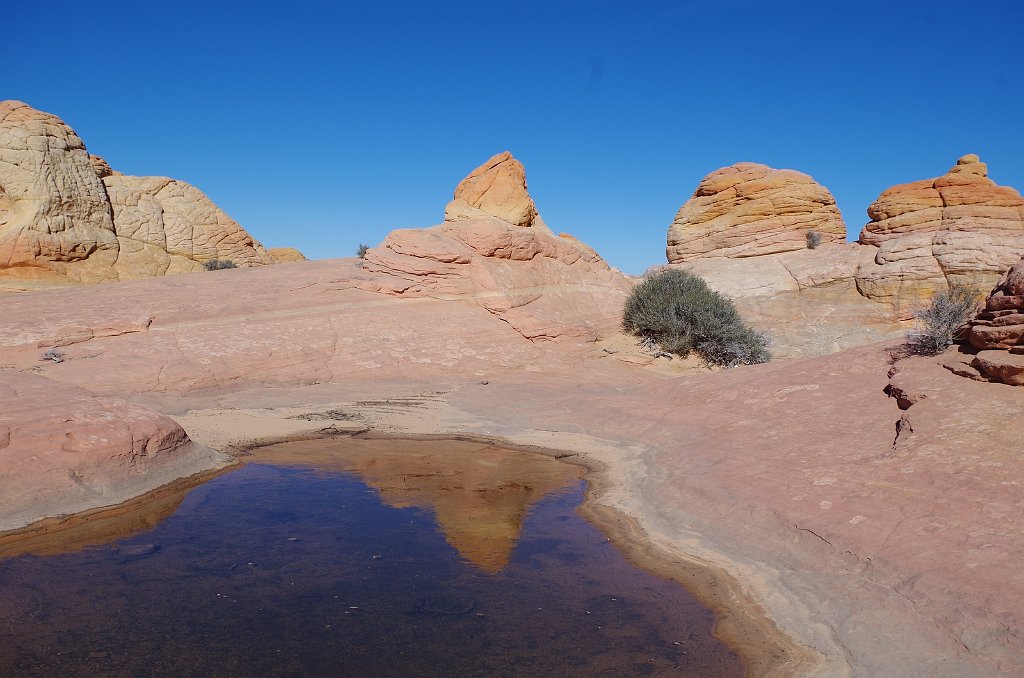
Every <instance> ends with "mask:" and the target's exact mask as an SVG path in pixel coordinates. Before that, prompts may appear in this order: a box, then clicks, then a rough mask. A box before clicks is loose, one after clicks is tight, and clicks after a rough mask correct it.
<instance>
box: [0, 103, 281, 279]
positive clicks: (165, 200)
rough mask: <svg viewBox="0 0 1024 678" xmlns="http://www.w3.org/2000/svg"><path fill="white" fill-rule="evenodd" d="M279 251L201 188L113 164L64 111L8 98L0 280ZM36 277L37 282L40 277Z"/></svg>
mask: <svg viewBox="0 0 1024 678" xmlns="http://www.w3.org/2000/svg"><path fill="white" fill-rule="evenodd" d="M209 259H230V260H232V261H234V262H235V264H236V265H238V266H258V265H264V264H270V263H273V262H274V259H273V258H272V257H271V256H270V255H269V254H268V253H267V251H266V250H265V249H264V248H263V246H262V245H260V243H258V242H257V241H255V240H254V239H253V238H252V236H251V235H249V234H248V233H247V232H246V231H245V230H244V229H243V228H242V227H241V226H239V225H238V224H237V223H236V222H235V221H234V220H233V219H231V218H230V217H229V216H228V215H227V214H225V213H224V212H223V211H222V210H220V209H219V208H217V206H216V205H214V204H213V203H212V202H211V201H210V200H209V198H207V197H206V196H205V195H204V194H203V193H202V192H201V191H200V190H199V189H197V188H195V187H194V186H190V185H189V184H187V183H184V182H181V181H175V180H173V179H168V178H164V177H130V176H125V175H123V174H121V173H120V172H116V171H114V170H113V169H111V167H110V165H109V164H108V163H107V162H106V160H104V159H103V158H101V157H100V156H97V155H90V154H89V153H88V152H87V151H86V148H85V144H84V143H83V142H82V140H81V139H80V138H79V137H78V135H77V134H75V132H74V130H72V129H71V128H70V127H69V126H68V125H67V124H65V123H64V122H63V121H62V120H61V119H60V118H58V117H56V116H54V115H50V114H49V113H43V112H42V111H37V110H35V109H34V108H32V107H30V106H28V105H27V104H24V103H21V102H19V101H3V102H0V280H6V281H8V283H10V284H6V285H5V289H20V288H19V287H18V285H17V284H13V283H12V281H36V282H37V283H38V285H52V284H60V283H63V282H67V281H72V282H80V283H93V282H102V281H108V280H124V279H131V278H139V277H147V276H153V275H165V274H168V273H182V272H187V271H198V270H202V264H203V262H204V261H206V260H209ZM38 285H37V286H38Z"/></svg>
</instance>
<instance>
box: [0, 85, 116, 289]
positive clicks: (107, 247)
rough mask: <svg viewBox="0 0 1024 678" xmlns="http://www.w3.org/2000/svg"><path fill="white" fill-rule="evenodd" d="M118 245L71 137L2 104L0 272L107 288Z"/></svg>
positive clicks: (25, 109)
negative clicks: (1, 270)
mask: <svg viewBox="0 0 1024 678" xmlns="http://www.w3.org/2000/svg"><path fill="white" fill-rule="evenodd" d="M117 255H118V243H117V238H116V236H115V235H114V222H113V217H112V215H111V211H110V203H109V202H108V200H107V193H106V190H105V189H104V187H103V182H102V181H100V178H99V176H98V175H97V173H96V170H95V169H94V168H93V164H92V162H91V160H90V157H89V154H88V153H87V152H86V150H85V144H83V143H82V140H81V139H80V138H78V135H77V134H75V132H74V130H72V129H71V128H70V127H68V126H67V125H66V124H64V122H63V121H62V120H61V119H60V118H58V117H56V116H54V115H50V114H49V113H43V112H42V111H37V110H35V109H34V108H32V107H31V106H28V105H27V104H24V103H21V102H20V101H0V269H3V272H4V274H5V275H11V276H16V277H27V278H40V277H42V278H46V277H67V278H70V279H71V280H74V281H76V282H99V281H102V280H113V279H116V278H117V274H116V273H115V271H114V269H113V264H114V261H116V260H117Z"/></svg>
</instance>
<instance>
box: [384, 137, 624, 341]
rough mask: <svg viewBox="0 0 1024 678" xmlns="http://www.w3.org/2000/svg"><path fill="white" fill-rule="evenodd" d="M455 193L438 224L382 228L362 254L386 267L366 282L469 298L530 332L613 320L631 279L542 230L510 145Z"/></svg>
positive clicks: (589, 332) (595, 327)
mask: <svg viewBox="0 0 1024 678" xmlns="http://www.w3.org/2000/svg"><path fill="white" fill-rule="evenodd" d="M455 195H456V198H455V200H454V201H452V202H451V203H449V204H448V207H447V208H446V209H445V222H444V223H443V224H440V225H438V226H433V227H431V228H425V229H401V230H396V231H392V232H391V233H390V234H389V235H388V236H387V238H386V239H385V240H384V242H383V243H381V245H380V246H378V247H375V248H372V249H370V250H369V251H368V252H367V253H366V257H365V263H364V266H365V268H366V270H367V271H370V272H373V273H383V274H386V277H385V278H383V279H382V280H385V281H387V282H385V283H384V284H381V283H380V282H375V283H374V284H373V290H374V291H384V292H387V293H389V294H395V295H400V296H405V297H415V296H419V297H438V296H443V297H465V298H471V299H473V300H475V302H476V303H477V304H479V305H480V306H483V307H484V308H486V309H487V310H488V311H490V312H491V313H494V314H495V315H498V316H499V317H501V318H502V320H504V321H506V322H507V323H508V324H509V325H511V326H512V327H513V328H515V329H516V330H517V331H518V332H519V333H521V334H522V335H523V336H525V337H527V338H529V339H532V340H539V339H555V338H558V337H564V336H573V337H594V336H596V335H597V334H600V333H601V332H605V331H608V330H609V329H611V328H615V327H617V326H618V324H619V321H620V315H621V310H622V304H623V302H624V300H625V297H626V295H627V294H628V292H629V290H630V288H631V287H632V283H631V282H630V281H629V279H628V278H627V277H626V276H625V275H623V274H622V273H620V272H619V271H617V270H615V269H613V268H611V267H609V266H608V264H607V263H606V262H605V261H604V259H602V258H601V257H600V256H599V255H598V254H597V253H596V252H595V251H594V250H593V249H591V248H590V247H588V246H587V245H585V244H583V243H581V242H580V241H578V240H576V239H575V238H573V237H572V236H569V235H567V234H563V235H561V236H555V235H554V234H552V233H551V231H550V229H548V228H547V226H545V225H544V224H543V222H542V221H541V220H540V217H539V216H538V215H537V210H536V206H535V205H534V202H533V198H531V197H530V195H529V193H528V192H527V191H526V175H525V171H524V170H523V166H522V163H520V162H519V161H518V160H516V159H515V158H513V157H512V156H511V154H509V153H507V152H505V153H501V154H499V155H496V156H494V157H493V158H491V159H490V160H488V161H487V162H486V163H484V164H483V165H481V166H480V167H479V168H477V169H476V170H474V171H473V172H472V173H471V174H470V175H469V176H468V177H466V179H464V180H463V181H462V182H460V183H459V186H458V188H457V189H456V192H455ZM503 217H505V218H503ZM378 280H381V279H378Z"/></svg>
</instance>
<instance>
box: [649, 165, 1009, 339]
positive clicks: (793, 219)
mask: <svg viewBox="0 0 1024 678" xmlns="http://www.w3.org/2000/svg"><path fill="white" fill-rule="evenodd" d="M1022 209H1024V200H1022V198H1021V196H1020V194H1019V193H1017V191H1016V190H1014V189H1012V188H1009V187H1005V186H998V185H996V184H995V182H993V181H992V180H991V179H989V178H988V169H987V167H986V166H985V164H984V163H982V162H981V161H980V160H979V159H978V157H977V156H974V155H966V156H963V157H962V158H960V159H959V160H958V161H957V164H956V165H955V166H954V167H953V168H952V169H951V170H950V171H949V172H948V173H946V174H945V175H944V176H943V177H939V178H937V179H927V180H924V181H917V182H912V183H909V184H901V185H898V186H894V187H892V188H890V189H888V190H886V191H884V192H883V193H882V195H881V196H879V198H878V200H876V201H875V202H874V203H873V204H872V205H871V207H870V208H869V209H868V215H869V217H870V218H871V221H870V222H869V223H868V224H867V225H866V226H865V227H864V229H863V232H862V233H861V236H860V240H859V241H858V242H855V243H847V242H845V227H844V226H843V222H842V219H841V218H840V217H839V215H838V210H837V209H836V208H835V201H834V200H833V199H832V195H831V193H829V192H828V190H827V189H825V188H824V187H822V186H820V185H819V184H817V183H816V182H815V181H814V180H813V179H812V178H811V177H809V176H808V175H806V174H801V173H799V172H794V171H792V170H775V169H772V168H769V167H765V166H764V165H757V164H754V163H738V164H736V165H733V166H730V167H725V168H722V169H720V170H717V171H715V172H712V173H711V174H709V175H708V176H707V177H705V178H704V180H703V181H702V182H701V184H700V186H698V188H697V190H696V191H695V192H694V195H693V197H691V198H690V199H689V200H688V201H687V202H686V203H685V204H684V205H683V207H682V208H681V209H680V210H679V213H678V215H677V216H676V219H675V221H674V222H673V224H672V226H671V227H670V229H669V236H668V249H667V254H668V259H669V262H670V263H669V265H670V266H679V267H682V268H685V269H687V270H692V271H693V272H695V273H698V274H699V275H701V276H703V277H704V278H705V279H706V280H707V281H708V282H709V284H711V286H712V287H714V288H715V289H717V290H718V291H720V292H722V293H724V294H726V295H728V296H730V297H732V298H733V299H734V301H735V302H736V304H737V307H738V308H739V310H740V312H741V313H743V314H744V316H745V317H747V318H748V320H749V321H750V322H751V323H752V324H753V325H754V326H756V327H758V328H760V329H764V330H768V331H769V332H770V333H771V334H773V335H774V336H775V338H776V343H777V345H778V346H779V347H780V349H781V350H777V351H776V353H777V355H779V356H782V357H791V356H800V355H815V354H820V353H827V352H830V351H835V350H840V349H842V348H849V347H851V346H857V345H860V344H863V343H866V342H869V341H872V340H878V339H884V338H890V337H897V336H900V335H901V334H902V333H903V332H905V331H906V330H907V329H908V321H910V320H911V319H912V318H913V314H914V311H915V310H916V309H918V308H920V307H921V306H923V305H924V304H926V303H927V302H928V300H929V299H930V298H931V296H932V295H933V294H934V293H935V292H937V291H940V290H944V289H947V288H948V286H949V285H950V284H954V283H956V284H966V285H972V286H975V287H978V288H979V289H986V288H990V287H991V286H992V284H994V283H995V282H996V280H997V279H998V278H999V276H1000V275H1002V273H1003V272H1004V271H1005V270H1006V269H1007V268H1008V267H1009V266H1010V265H1011V264H1012V263H1013V262H1015V261H1017V259H1019V258H1020V257H1021V255H1022V254H1024V211H1022ZM809 230H814V231H816V232H817V233H819V234H820V235H821V236H822V237H821V243H822V244H821V245H820V246H818V247H817V248H815V249H810V248H808V246H807V243H806V240H805V237H806V233H807V232H808V231H809Z"/></svg>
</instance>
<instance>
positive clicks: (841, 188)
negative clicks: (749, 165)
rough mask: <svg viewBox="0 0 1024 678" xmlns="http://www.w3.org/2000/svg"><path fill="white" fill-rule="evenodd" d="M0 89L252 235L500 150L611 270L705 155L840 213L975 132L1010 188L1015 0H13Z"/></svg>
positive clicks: (649, 254) (1014, 159) (433, 178)
mask: <svg viewBox="0 0 1024 678" xmlns="http://www.w3.org/2000/svg"><path fill="white" fill-rule="evenodd" d="M3 15H4V24H5V31H4V34H5V35H4V61H5V65H4V68H3V69H2V71H0V98H12V99H20V100H23V101H25V102H27V103H29V104H31V105H33V106H35V107H36V108H40V109H43V110H46V111H49V112H51V113H55V114H57V115H59V116H61V117H62V118H64V120H65V121H67V122H68V123H69V124H70V125H71V126H72V127H74V128H75V129H76V130H77V131H78V133H79V134H80V135H81V136H82V137H83V139H84V140H85V142H86V144H87V146H88V148H89V150H90V151H92V152H94V153H97V154H99V155H102V156H104V157H106V158H107V160H108V161H109V162H110V163H111V165H112V166H114V168H115V169H119V170H120V171H123V172H125V173H128V174H143V175H144V174H160V175H168V176H172V177H175V178H179V179H183V180H186V181H189V182H191V183H193V184H195V185H196V186H198V187H199V188H201V189H202V190H203V191H205V192H206V193H207V194H208V195H209V196H210V197H211V198H212V199H213V200H214V201H215V202H217V203H218V204H219V205H220V206H221V207H222V208H224V209H225V210H226V211H227V212H228V213H229V214H230V215H231V216H233V217H234V218H235V219H237V220H238V221H239V222H240V223H241V224H242V225H243V226H245V227H246V228H247V229H248V230H249V231H250V232H251V233H252V234H253V235H254V236H256V237H257V238H258V239H259V240H261V241H262V242H263V243H264V244H265V245H267V246H270V247H273V246H283V245H293V246H296V247H298V248H299V249H301V250H302V251H303V252H305V253H306V254H307V256H309V257H311V258H324V257H336V256H351V255H352V253H353V252H354V250H355V248H356V246H357V245H358V244H359V243H360V242H367V243H370V244H376V243H378V242H379V241H380V240H382V239H383V237H384V236H385V235H386V233H387V232H388V231H389V230H391V229H393V228H408V227H420V226H429V225H431V224H435V223H438V222H439V221H440V220H441V219H442V217H443V211H444V205H445V203H446V202H447V201H448V200H449V199H450V198H451V194H452V191H453V189H454V187H455V184H456V183H457V182H458V181H459V180H460V179H461V178H462V177H463V176H464V175H465V174H467V173H468V172H469V171H470V170H472V169H473V168H474V167H476V166H477V165H479V164H480V163H481V162H483V161H484V160H486V159H487V158H488V157H489V156H491V155H493V154H494V153H497V152H499V151H502V150H505V149H508V150H511V151H512V152H513V154H514V155H516V157H518V158H519V159H520V160H522V161H523V162H524V164H525V165H526V169H527V177H528V180H529V185H530V191H531V193H532V194H533V196H534V198H535V199H536V201H537V204H538V207H539V209H540V211H541V214H543V216H544V218H545V220H546V221H547V222H548V224H550V225H551V226H552V228H554V229H555V230H558V231H568V232H570V233H572V234H574V235H576V236H577V237H579V238H581V239H582V240H584V241H586V242H588V243H590V244H591V245H593V246H594V247H595V248H596V249H597V250H598V251H599V252H600V253H602V254H603V255H604V256H605V258H607V259H608V260H609V261H610V262H611V263H612V264H613V265H615V266H618V267H619V268H621V269H623V270H624V271H627V272H630V273H640V272H642V271H643V270H644V269H645V268H646V267H647V266H649V265H651V264H655V263H661V262H663V261H664V256H665V254H664V248H665V233H666V230H667V228H668V225H669V223H671V221H672V217H673V216H674V214H675V212H676V210H677V209H678V208H679V206H680V205H681V204H682V203H683V202H684V201H685V200H686V199H687V198H688V197H689V196H690V194H691V193H692V192H693V190H694V188H695V187H696V185H697V184H698V182H699V181H700V179H701V178H702V177H703V176H704V175H705V174H707V173H708V172H710V171H712V170H714V169H716V168H718V167H721V166H724V165H728V164H731V163H734V162H738V161H742V160H750V161H755V162H763V163H766V164H769V165H772V166H774V167H789V168H794V169H798V170H801V171H804V172H807V173H809V174H811V175H812V176H814V177H815V178H816V179H817V180H818V181H820V182H821V183H823V184H824V185H825V186H827V187H828V188H829V189H830V190H832V192H833V193H834V194H835V196H836V199H837V201H838V203H839V206H840V208H841V209H842V211H843V216H844V218H845V219H846V222H847V226H848V228H849V230H850V232H851V236H852V237H855V236H856V234H857V232H859V230H860V228H861V226H862V225H863V224H864V222H865V221H866V216H865V209H866V208H867V206H868V205H869V204H870V203H871V201H872V200H874V198H875V197H876V196H877V195H878V193H880V192H881V191H882V190H883V189H885V188H886V187H888V186H890V185H892V184H894V183H899V182H904V181H911V180H915V179H922V178H926V177H931V176H936V175H939V174H942V173H943V172H945V170H946V169H948V168H949V167H950V166H951V165H952V164H953V163H954V161H955V160H956V158H957V157H958V156H960V155H962V154H964V153H968V152H975V153H978V154H980V155H981V157H982V160H985V161H986V162H988V164H989V169H990V176H992V177H993V178H994V179H995V180H996V181H997V182H999V183H1001V184H1008V185H1011V186H1014V187H1016V188H1018V189H1024V40H1021V38H1020V30H1021V26H1022V19H1024V2H1021V1H1020V0H984V1H983V0H978V1H976V2H964V1H962V0H959V1H956V2H953V1H949V0H931V1H929V2H917V1H910V2H897V1H895V0H890V1H888V2H827V1H822V0H813V1H806V2H805V1H802V0H775V1H758V0H696V1H693V2H685V1H683V0H679V1H677V2H643V1H642V0H636V1H634V2H624V1H622V0H619V1H615V2H610V1H603V0H589V1H586V2H583V1H575V0H562V1H556V0H546V1H542V2H533V1H531V0H524V1H521V2H515V3H482V2H479V1H478V0H477V1H475V2H447V3H432V2H422V1H420V2H387V1H380V0H378V1H377V2H363V3H345V2H323V3H313V2H303V1H302V0H292V1H291V2H288V3H280V2H276V3H270V2H258V1H254V2H232V1H223V2H189V1H187V0H183V1H180V2H175V3H146V2H136V1H132V2H126V1H123V0H106V1H105V2H102V3H92V2H89V3H87V2H77V1H75V2H70V1H69V2H46V3H42V2H37V3H27V2H17V3H14V6H13V7H5V9H4V10H3Z"/></svg>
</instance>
